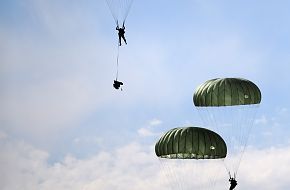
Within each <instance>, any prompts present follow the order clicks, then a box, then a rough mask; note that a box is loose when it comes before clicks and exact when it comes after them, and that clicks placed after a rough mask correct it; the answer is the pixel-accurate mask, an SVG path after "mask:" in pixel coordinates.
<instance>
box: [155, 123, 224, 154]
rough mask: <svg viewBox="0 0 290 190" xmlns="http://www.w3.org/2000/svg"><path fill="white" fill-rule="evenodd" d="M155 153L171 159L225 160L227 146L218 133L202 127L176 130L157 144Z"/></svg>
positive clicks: (166, 134)
mask: <svg viewBox="0 0 290 190" xmlns="http://www.w3.org/2000/svg"><path fill="white" fill-rule="evenodd" d="M155 153H156V155H157V156H158V157H160V158H169V159H218V158H225V157H226V155H227V146H226V143H225V141H224V140H223V139H222V138H221V136H219V135H218V134H217V133H215V132H213V131H210V130H208V129H205V128H200V127H185V128H174V129H171V130H170V131H168V132H166V133H165V134H164V135H163V136H162V137H161V138H160V139H159V141H158V142H157V143H156V145H155Z"/></svg>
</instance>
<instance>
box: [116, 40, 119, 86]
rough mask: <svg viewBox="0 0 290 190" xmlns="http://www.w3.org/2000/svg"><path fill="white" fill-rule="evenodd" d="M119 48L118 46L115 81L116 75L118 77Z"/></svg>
mask: <svg viewBox="0 0 290 190" xmlns="http://www.w3.org/2000/svg"><path fill="white" fill-rule="evenodd" d="M119 47H120V46H119V44H118V53H117V73H116V81H117V80H118V75H119V51H120V48H119Z"/></svg>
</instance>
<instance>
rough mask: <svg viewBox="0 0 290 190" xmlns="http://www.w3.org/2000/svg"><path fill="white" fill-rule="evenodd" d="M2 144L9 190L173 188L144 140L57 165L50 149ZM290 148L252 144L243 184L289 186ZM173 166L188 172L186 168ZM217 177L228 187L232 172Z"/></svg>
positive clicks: (0, 173)
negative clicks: (52, 161)
mask: <svg viewBox="0 0 290 190" xmlns="http://www.w3.org/2000/svg"><path fill="white" fill-rule="evenodd" d="M0 143H1V148H0V167H1V170H0V188H1V189H3V190H20V189H21V190H34V189H42V190H49V189H58V190H66V189H72V190H91V189H102V190H111V189H120V190H122V189H140V190H145V189H152V190H157V189H158V190H165V189H168V188H169V186H168V185H169V183H168V181H167V180H166V178H168V176H166V175H163V173H162V170H160V168H159V167H160V166H159V162H158V159H157V158H156V156H155V154H154V150H153V147H148V146H146V145H141V144H139V143H131V144H128V145H125V146H123V147H119V148H118V149H113V150H111V151H103V152H99V153H97V154H96V155H94V156H92V157H90V158H86V159H77V158H75V157H74V156H72V155H67V156H66V157H65V158H64V159H63V160H62V161H60V162H56V163H54V164H48V157H49V153H47V152H45V151H43V150H40V149H37V148H35V147H33V146H31V145H29V144H27V143H25V142H19V141H12V140H7V139H2V140H1V141H0ZM289 152H290V146H286V147H269V148H268V149H261V150H258V149H254V148H249V149H248V150H247V151H246V154H245V156H244V159H243V162H242V164H241V166H240V170H239V175H238V183H239V185H238V187H239V189H257V188H258V189H265V190H273V189H275V190H282V189H285V188H286V189H288V188H289V187H290V183H289V180H288V178H287V177H288V176H289V175H290V170H289V167H288V166H289V165H290V153H289ZM184 166H186V165H184ZM185 168H187V167H185ZM211 168H212V167H211ZM172 169H173V170H175V169H177V170H180V171H181V172H182V167H178V168H174V167H173V168H172ZM184 171H185V170H184ZM191 172H194V171H191ZM217 180H218V183H217V188H216V189H225V188H228V182H227V176H226V172H224V174H220V175H218V177H217ZM16 182H17V183H16Z"/></svg>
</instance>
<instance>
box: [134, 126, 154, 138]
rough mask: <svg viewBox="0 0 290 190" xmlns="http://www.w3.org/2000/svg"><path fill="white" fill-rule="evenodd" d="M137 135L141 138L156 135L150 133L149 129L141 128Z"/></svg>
mask: <svg viewBox="0 0 290 190" xmlns="http://www.w3.org/2000/svg"><path fill="white" fill-rule="evenodd" d="M138 134H139V135H140V136H142V137H148V136H156V135H158V133H154V132H152V131H151V130H150V129H149V128H146V127H143V128H140V129H138Z"/></svg>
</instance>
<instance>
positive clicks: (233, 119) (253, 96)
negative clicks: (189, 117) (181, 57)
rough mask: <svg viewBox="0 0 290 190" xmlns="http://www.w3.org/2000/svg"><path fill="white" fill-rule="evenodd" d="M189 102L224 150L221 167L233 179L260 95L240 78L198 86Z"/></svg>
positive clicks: (247, 82)
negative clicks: (218, 138) (191, 100)
mask: <svg viewBox="0 0 290 190" xmlns="http://www.w3.org/2000/svg"><path fill="white" fill-rule="evenodd" d="M193 102H194V105H195V107H196V108H197V110H198V111H199V113H200V116H201V118H202V120H203V122H204V125H205V126H206V127H207V128H209V129H211V130H215V131H216V132H217V133H219V134H220V135H221V136H222V137H223V138H224V140H225V142H226V144H227V147H228V155H227V158H226V159H225V166H226V169H227V171H228V173H229V175H230V177H235V176H236V175H237V172H238V168H239V165H240V162H241V159H242V155H243V153H244V151H245V147H246V144H247V141H248V137H249V134H250V131H251V128H252V126H253V123H254V119H255V115H256V112H257V108H258V107H259V104H260V102H261V91H260V89H259V88H258V86H257V85H256V84H254V83H253V82H251V81H249V80H246V79H242V78H216V79H212V80H208V81H206V82H204V83H203V84H201V85H200V86H199V87H198V88H197V89H196V90H195V92H194V95H193Z"/></svg>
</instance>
